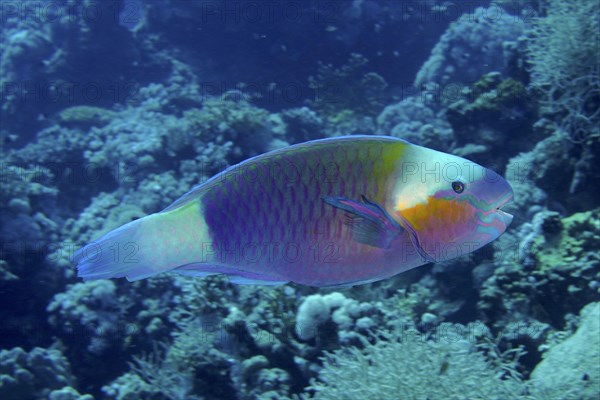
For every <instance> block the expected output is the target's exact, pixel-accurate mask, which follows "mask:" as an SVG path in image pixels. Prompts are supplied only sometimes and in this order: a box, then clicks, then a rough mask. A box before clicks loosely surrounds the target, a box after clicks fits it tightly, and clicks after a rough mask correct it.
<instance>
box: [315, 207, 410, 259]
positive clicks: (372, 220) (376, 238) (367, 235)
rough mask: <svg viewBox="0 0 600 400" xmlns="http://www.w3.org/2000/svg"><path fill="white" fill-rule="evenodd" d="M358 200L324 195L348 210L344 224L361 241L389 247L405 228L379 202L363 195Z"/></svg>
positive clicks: (342, 208)
mask: <svg viewBox="0 0 600 400" xmlns="http://www.w3.org/2000/svg"><path fill="white" fill-rule="evenodd" d="M361 197H362V201H361V202H358V201H355V200H351V199H348V198H345V197H323V201H324V202H326V203H327V204H329V205H331V206H333V207H335V208H339V209H341V210H344V211H346V212H347V214H346V220H345V221H344V224H345V225H346V226H349V227H350V229H351V230H352V237H353V238H354V240H356V241H357V242H359V243H363V244H367V245H369V246H374V247H380V248H383V249H387V248H389V247H390V245H391V244H392V241H393V240H394V239H396V238H397V237H398V236H399V235H400V234H402V233H403V232H404V229H403V228H402V227H401V226H400V224H398V222H396V221H395V220H394V219H393V218H392V217H391V216H390V215H389V214H388V213H387V211H385V210H384V209H383V208H382V207H381V206H380V205H379V204H377V203H374V202H372V201H370V200H369V199H367V198H366V197H365V196H361Z"/></svg>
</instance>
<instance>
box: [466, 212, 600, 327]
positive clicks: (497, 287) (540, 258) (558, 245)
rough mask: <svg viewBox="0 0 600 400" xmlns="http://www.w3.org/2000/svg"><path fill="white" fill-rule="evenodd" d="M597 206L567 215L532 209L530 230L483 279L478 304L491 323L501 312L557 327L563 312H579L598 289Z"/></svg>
mask: <svg viewBox="0 0 600 400" xmlns="http://www.w3.org/2000/svg"><path fill="white" fill-rule="evenodd" d="M598 211H599V210H594V211H588V212H583V213H577V214H574V215H572V216H570V217H567V218H560V216H559V215H558V214H557V213H552V212H541V213H539V214H536V216H535V217H534V221H533V224H532V227H531V230H532V232H531V233H530V234H529V235H526V236H525V237H524V239H523V240H521V241H520V242H519V248H518V249H513V250H515V252H514V253H513V251H509V252H507V253H506V254H505V257H504V262H503V263H502V265H500V266H499V267H498V268H497V269H496V270H495V272H494V275H493V276H492V277H490V278H489V279H488V280H487V281H485V282H484V284H483V287H482V289H481V292H480V301H479V303H478V308H479V310H480V311H481V312H482V313H483V314H484V315H486V316H487V318H489V319H490V320H492V321H495V322H494V323H495V325H497V326H498V325H501V324H502V323H503V322H502V321H503V319H505V318H506V319H509V320H511V321H518V320H519V319H524V320H531V319H537V320H539V321H542V322H545V323H549V324H551V325H552V326H553V327H554V328H559V329H562V327H563V326H564V325H565V323H566V321H565V318H566V317H565V316H566V315H567V314H569V313H571V314H575V313H577V312H579V310H580V309H581V308H582V307H583V306H585V305H586V304H588V303H590V302H592V301H594V300H595V299H597V298H598V295H599V294H600V256H599V255H598V252H597V243H599V242H600V218H598V216H597V215H598Z"/></svg>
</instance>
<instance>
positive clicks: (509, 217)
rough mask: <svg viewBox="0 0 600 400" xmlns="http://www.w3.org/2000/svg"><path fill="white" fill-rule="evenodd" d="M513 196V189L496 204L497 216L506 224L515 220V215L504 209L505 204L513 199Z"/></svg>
mask: <svg viewBox="0 0 600 400" xmlns="http://www.w3.org/2000/svg"><path fill="white" fill-rule="evenodd" d="M512 198H513V193H512V191H510V192H509V193H508V195H507V196H505V197H504V198H503V199H502V200H501V201H500V203H499V204H498V205H497V206H496V215H497V217H498V218H499V219H500V220H501V221H502V222H503V223H504V225H506V226H509V225H510V223H511V222H512V220H513V218H514V217H513V215H512V214H509V213H507V212H506V211H504V210H502V207H504V205H506V203H508V202H509V201H511V200H512Z"/></svg>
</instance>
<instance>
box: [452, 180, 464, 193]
mask: <svg viewBox="0 0 600 400" xmlns="http://www.w3.org/2000/svg"><path fill="white" fill-rule="evenodd" d="M452 190H454V191H455V192H456V193H462V192H464V190H465V184H464V183H462V182H461V181H454V182H452Z"/></svg>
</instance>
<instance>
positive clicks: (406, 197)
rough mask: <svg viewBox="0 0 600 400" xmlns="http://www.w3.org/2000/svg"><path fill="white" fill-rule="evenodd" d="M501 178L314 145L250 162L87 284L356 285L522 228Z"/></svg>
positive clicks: (463, 166) (360, 146)
mask: <svg viewBox="0 0 600 400" xmlns="http://www.w3.org/2000/svg"><path fill="white" fill-rule="evenodd" d="M512 196H513V191H512V188H511V186H510V184H509V183H508V182H507V181H506V180H505V179H504V178H502V177H501V176H500V175H498V174H497V173H495V172H493V171H491V170H489V169H486V168H484V167H482V166H480V165H478V164H476V163H474V162H471V161H468V160H466V159H464V158H460V157H457V156H454V155H451V154H446V153H443V152H439V151H436V150H432V149H428V148H425V147H421V146H417V145H414V144H411V143H409V142H406V141H404V140H401V139H397V138H392V137H386V136H344V137H336V138H329V139H321V140H314V141H310V142H306V143H301V144H297V145H293V146H289V147H286V148H283V149H279V150H275V151H272V152H269V153H266V154H262V155H259V156H256V157H253V158H250V159H248V160H246V161H244V162H242V163H240V164H238V165H235V166H232V167H230V168H228V169H226V170H224V171H223V172H221V173H219V174H217V175H215V176H213V177H212V178H211V179H209V180H207V181H206V182H204V183H203V184H200V185H198V186H196V187H195V188H193V189H192V190H191V191H189V192H188V193H187V194H185V195H183V196H182V197H181V198H179V199H178V200H176V201H175V202H174V203H173V204H171V205H170V206H168V207H167V208H165V209H164V210H163V211H160V212H158V213H155V214H151V215H148V216H146V217H143V218H140V219H138V220H135V221H132V222H130V223H128V224H126V225H123V226H121V227H120V228H117V229H115V230H113V231H111V232H109V233H107V234H106V235H104V236H102V237H101V238H100V239H98V240H97V241H95V242H92V243H90V244H89V245H87V246H85V247H83V248H82V249H80V250H79V251H78V252H76V253H75V255H74V261H75V262H76V263H77V269H78V275H79V276H80V277H82V278H83V279H86V280H87V279H103V278H120V277H125V278H127V279H128V280H130V281H135V280H139V279H144V278H148V277H150V276H154V275H156V274H159V273H163V272H168V271H170V272H175V273H179V274H183V275H190V276H208V275H226V276H228V277H229V279H230V280H231V281H232V282H235V283H246V284H266V285H277V284H283V283H287V282H294V283H297V284H302V285H309V286H352V285H357V284H363V283H368V282H374V281H378V280H381V279H385V278H388V277H391V276H393V275H396V274H398V273H401V272H404V271H407V270H409V269H411V268H414V267H417V266H420V265H423V264H426V263H429V262H440V261H445V260H449V259H453V258H456V257H459V256H462V255H465V254H468V253H471V252H473V251H475V250H477V249H478V248H480V247H482V246H484V245H485V244H487V243H490V242H491V241H493V240H494V239H496V238H497V237H498V236H500V235H501V234H502V233H503V232H504V231H505V230H506V228H507V227H508V225H509V224H510V223H511V221H512V215H510V214H508V213H506V212H504V211H502V210H501V208H502V206H503V205H504V204H506V203H507V202H508V201H509V200H510V199H511V198H512Z"/></svg>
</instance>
